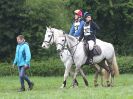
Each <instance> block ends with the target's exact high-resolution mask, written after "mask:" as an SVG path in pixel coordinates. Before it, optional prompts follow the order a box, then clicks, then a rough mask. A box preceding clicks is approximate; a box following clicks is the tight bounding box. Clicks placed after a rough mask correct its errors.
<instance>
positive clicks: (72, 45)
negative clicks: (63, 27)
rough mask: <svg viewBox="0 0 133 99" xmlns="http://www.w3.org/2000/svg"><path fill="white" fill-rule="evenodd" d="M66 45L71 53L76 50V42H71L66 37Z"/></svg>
mask: <svg viewBox="0 0 133 99" xmlns="http://www.w3.org/2000/svg"><path fill="white" fill-rule="evenodd" d="M67 44H68V47H69V49H70V50H71V51H72V52H74V51H75V49H76V48H77V45H76V44H77V42H75V41H73V40H71V39H70V38H69V37H67Z"/></svg>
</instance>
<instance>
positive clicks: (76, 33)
mask: <svg viewBox="0 0 133 99" xmlns="http://www.w3.org/2000/svg"><path fill="white" fill-rule="evenodd" d="M84 23H85V22H84V21H83V20H81V21H80V25H79V26H78V30H77V31H76V32H75V27H74V23H73V24H72V27H71V29H70V32H69V34H70V35H72V36H75V37H79V36H80V33H81V30H82V28H83V26H84Z"/></svg>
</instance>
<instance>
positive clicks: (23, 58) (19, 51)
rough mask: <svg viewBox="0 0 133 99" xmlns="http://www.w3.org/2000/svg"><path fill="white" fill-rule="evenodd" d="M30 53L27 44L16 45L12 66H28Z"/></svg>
mask: <svg viewBox="0 0 133 99" xmlns="http://www.w3.org/2000/svg"><path fill="white" fill-rule="evenodd" d="M30 60H31V52H30V48H29V45H28V43H27V42H23V43H21V44H18V45H17V47H16V54H15V59H14V62H13V64H17V66H30Z"/></svg>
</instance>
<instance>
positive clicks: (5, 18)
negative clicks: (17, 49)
mask: <svg viewBox="0 0 133 99" xmlns="http://www.w3.org/2000/svg"><path fill="white" fill-rule="evenodd" d="M24 4H25V0H1V1H0V60H1V59H4V58H6V56H7V55H8V56H10V57H11V53H13V52H12V50H14V47H12V46H14V45H15V44H16V43H15V36H16V35H17V33H19V31H20V28H22V27H24V26H25V25H24V22H23V20H24V17H23V16H21V14H23V13H24ZM5 60H8V59H5Z"/></svg>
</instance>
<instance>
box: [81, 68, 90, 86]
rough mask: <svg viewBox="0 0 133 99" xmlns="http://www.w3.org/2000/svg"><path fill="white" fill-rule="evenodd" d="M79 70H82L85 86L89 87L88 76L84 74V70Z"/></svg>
mask: <svg viewBox="0 0 133 99" xmlns="http://www.w3.org/2000/svg"><path fill="white" fill-rule="evenodd" d="M79 70H80V73H81V75H82V78H83V80H84V83H85V85H86V86H88V81H87V78H86V76H85V74H84V72H83V70H82V68H80V69H79Z"/></svg>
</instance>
